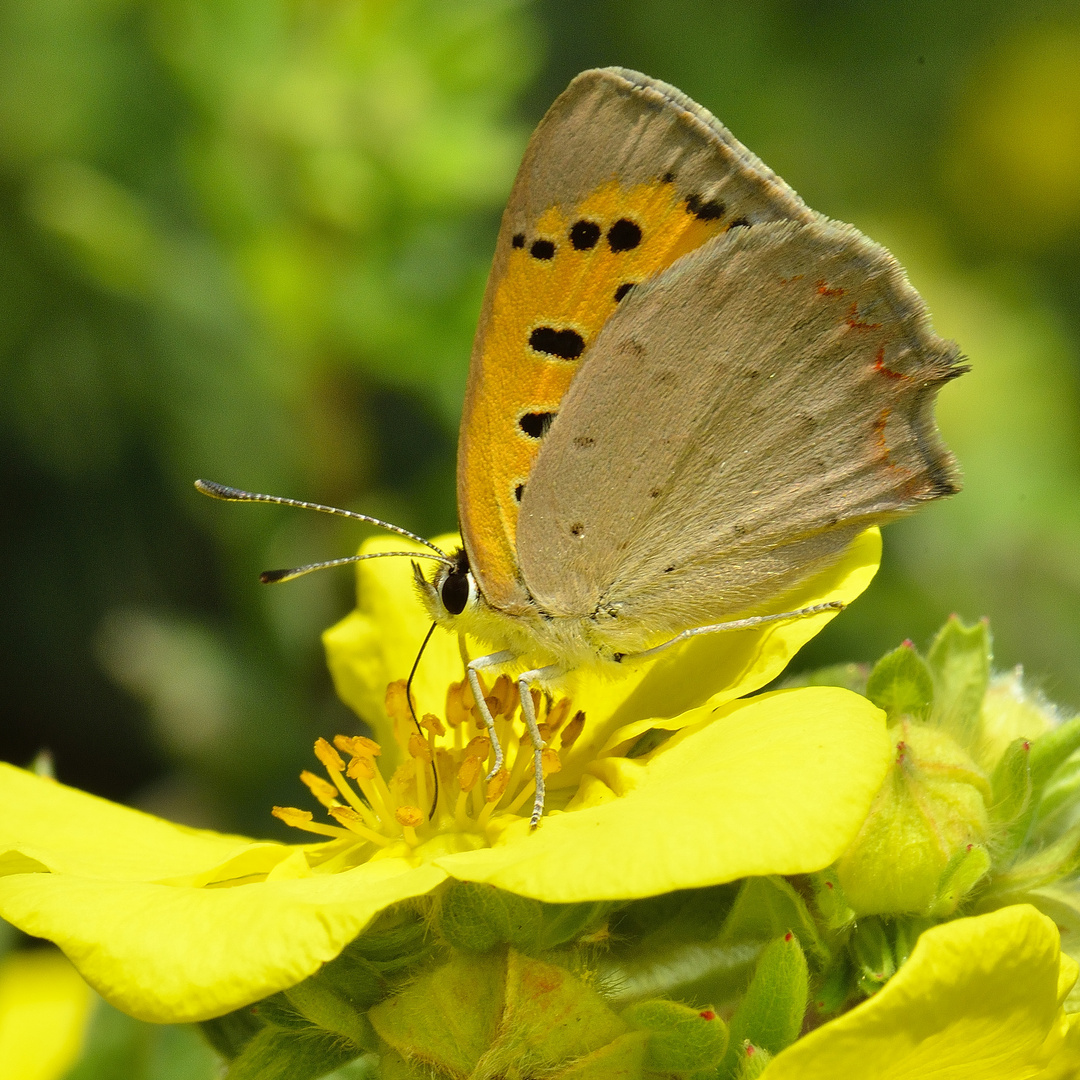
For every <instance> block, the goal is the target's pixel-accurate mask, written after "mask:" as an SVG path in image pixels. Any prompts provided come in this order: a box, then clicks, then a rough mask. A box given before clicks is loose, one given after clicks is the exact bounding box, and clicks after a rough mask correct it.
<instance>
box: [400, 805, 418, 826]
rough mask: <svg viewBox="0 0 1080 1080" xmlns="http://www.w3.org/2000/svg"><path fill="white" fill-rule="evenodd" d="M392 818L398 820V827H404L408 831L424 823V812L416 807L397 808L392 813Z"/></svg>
mask: <svg viewBox="0 0 1080 1080" xmlns="http://www.w3.org/2000/svg"><path fill="white" fill-rule="evenodd" d="M394 817H396V818H397V819H398V824H399V825H405V826H407V827H408V828H410V829H415V828H416V827H417V825H422V824H423V823H424V812H423V811H422V810H421V809H420V808H419V807H418V806H399V807H398V808H397V809H396V810H395V811H394Z"/></svg>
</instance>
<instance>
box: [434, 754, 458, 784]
mask: <svg viewBox="0 0 1080 1080" xmlns="http://www.w3.org/2000/svg"><path fill="white" fill-rule="evenodd" d="M435 765H436V767H437V768H438V770H439V782H440V783H446V782H448V781H449V779H450V777H451V776H453V775H454V769H455V768H456V767H457V762H456V761H455V760H454V755H453V754H451V753H450V751H449V750H444V749H443V748H442V747H441V746H437V747H436V748H435Z"/></svg>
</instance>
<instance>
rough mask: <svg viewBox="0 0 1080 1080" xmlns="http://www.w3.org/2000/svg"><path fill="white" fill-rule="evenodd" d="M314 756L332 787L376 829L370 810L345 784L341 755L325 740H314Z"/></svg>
mask: <svg viewBox="0 0 1080 1080" xmlns="http://www.w3.org/2000/svg"><path fill="white" fill-rule="evenodd" d="M315 756H316V757H317V758H318V759H319V761H320V762H321V763H322V766H323V768H324V769H326V771H327V772H328V773H329V774H330V779H331V780H333V781H334V786H335V787H336V788H337V789H338V791H340V792H341V794H342V796H343V797H344V799H345V801H346V802H347V803H348V804H349V805H350V806H351V807H352V808H353V809H354V810H355V811H356V812H357V814H359V815H360V817H361V818H363V819H365V820H366V821H367V822H368V824H369V825H370V826H371V827H372V828H373V829H375V828H378V826H379V823H378V821H376V820H375V819H374V818H373V817H372V816H371V811H370V809H369V808H368V807H366V806H365V805H364V804H363V803H362V802H361V801H360V799H358V798H357V796H356V792H355V791H353V789H352V788H351V787H350V786H349V785H348V784H346V783H345V778H344V777H343V776H342V775H341V774H342V773H343V772H344V771H345V762H344V761H343V760H342V758H341V755H340V754H339V753H338V752H337V751H336V750H335V749H334V748H333V747H332V746H331V745H330V744H329V743H328V742H327V741H326V740H325V739H323V738H318V739H316V740H315ZM354 760H355V759H354Z"/></svg>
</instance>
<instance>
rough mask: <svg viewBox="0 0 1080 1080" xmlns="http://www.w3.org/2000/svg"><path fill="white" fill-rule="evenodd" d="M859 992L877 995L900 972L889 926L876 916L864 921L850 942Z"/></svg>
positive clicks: (858, 924)
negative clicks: (886, 929)
mask: <svg viewBox="0 0 1080 1080" xmlns="http://www.w3.org/2000/svg"><path fill="white" fill-rule="evenodd" d="M850 947H851V955H852V958H853V959H854V961H855V974H856V979H857V984H858V987H859V990H860V991H862V993H864V994H866V995H867V997H869V996H870V995H871V994H876V993H877V992H878V991H879V990H880V989H881V988H882V987H883V986H884V985H885V984H886V983H887V982H888V981H889V979H891V978H892V977H893V975H894V974H895V972H896V959H895V957H894V956H893V950H892V944H891V943H890V941H889V937H888V935H887V934H886V932H885V924H884V923H883V922H882V920H881V919H879V918H877V917H876V916H873V915H871V916H869V917H867V918H863V919H860V920H859V921H858V923H856V925H855V930H854V932H853V933H852V935H851V941H850Z"/></svg>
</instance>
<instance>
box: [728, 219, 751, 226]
mask: <svg viewBox="0 0 1080 1080" xmlns="http://www.w3.org/2000/svg"><path fill="white" fill-rule="evenodd" d="M728 228H729V229H749V228H750V222H749V221H748V220H747V219H746V218H744V217H737V218H736V219H735V220H734V221H733V222H732V223H731V224H730V225H729V226H728Z"/></svg>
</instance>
